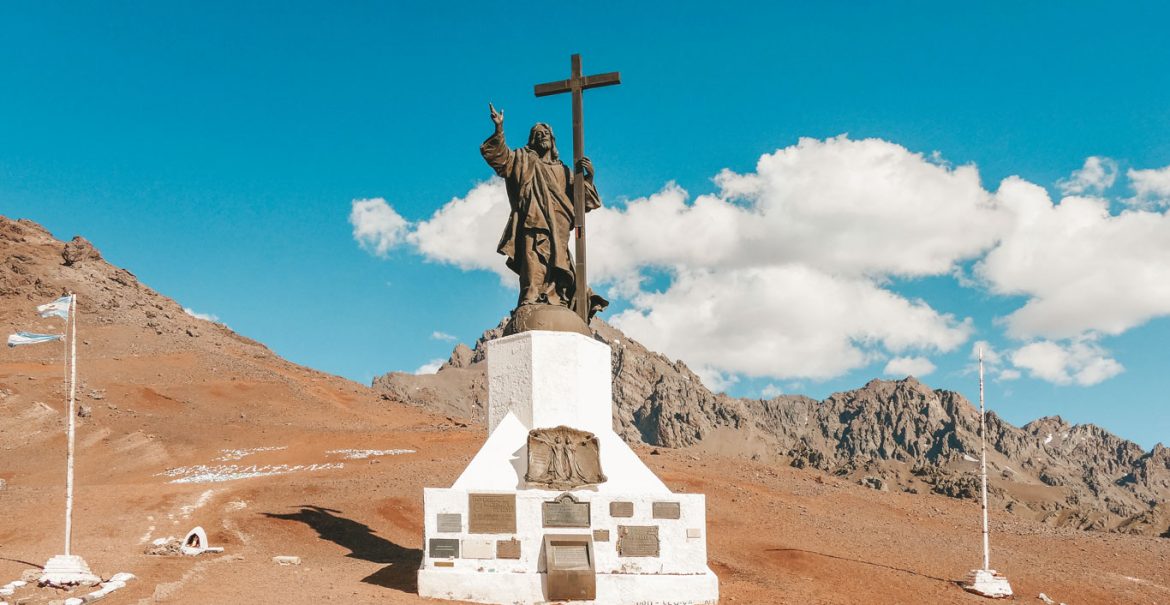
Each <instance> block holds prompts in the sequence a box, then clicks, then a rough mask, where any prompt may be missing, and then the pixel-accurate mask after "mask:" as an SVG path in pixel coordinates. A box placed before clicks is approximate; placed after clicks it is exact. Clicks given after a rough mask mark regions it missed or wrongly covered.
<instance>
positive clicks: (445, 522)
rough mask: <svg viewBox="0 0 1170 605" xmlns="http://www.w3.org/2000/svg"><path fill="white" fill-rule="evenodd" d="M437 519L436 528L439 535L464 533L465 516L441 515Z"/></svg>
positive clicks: (454, 514) (455, 514)
mask: <svg viewBox="0 0 1170 605" xmlns="http://www.w3.org/2000/svg"><path fill="white" fill-rule="evenodd" d="M435 517H436V519H435V528H436V529H437V530H438V531H439V533H441V534H457V533H459V532H461V531H463V515H461V514H459V513H439V514H438V515H435Z"/></svg>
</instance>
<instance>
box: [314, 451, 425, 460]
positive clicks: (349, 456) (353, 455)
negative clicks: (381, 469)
mask: <svg viewBox="0 0 1170 605" xmlns="http://www.w3.org/2000/svg"><path fill="white" fill-rule="evenodd" d="M325 453H326V454H334V455H337V456H341V457H343V458H345V459H346V460H365V459H366V458H369V457H370V456H398V455H401V454H413V453H415V451H414V450H329V451H328V452H325Z"/></svg>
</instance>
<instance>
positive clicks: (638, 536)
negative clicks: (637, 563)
mask: <svg viewBox="0 0 1170 605" xmlns="http://www.w3.org/2000/svg"><path fill="white" fill-rule="evenodd" d="M617 547H618V556H619V557H657V556H658V526H657V525H619V526H618V543H617Z"/></svg>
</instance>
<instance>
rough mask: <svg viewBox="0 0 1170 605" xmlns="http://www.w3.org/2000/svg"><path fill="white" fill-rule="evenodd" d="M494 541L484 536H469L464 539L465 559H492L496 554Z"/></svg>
mask: <svg viewBox="0 0 1170 605" xmlns="http://www.w3.org/2000/svg"><path fill="white" fill-rule="evenodd" d="M493 542H494V541H493V540H491V539H487V540H485V539H483V538H469V539H466V540H464V541H463V558H464V559H492V558H495V556H496V549H495V544H494V543H493Z"/></svg>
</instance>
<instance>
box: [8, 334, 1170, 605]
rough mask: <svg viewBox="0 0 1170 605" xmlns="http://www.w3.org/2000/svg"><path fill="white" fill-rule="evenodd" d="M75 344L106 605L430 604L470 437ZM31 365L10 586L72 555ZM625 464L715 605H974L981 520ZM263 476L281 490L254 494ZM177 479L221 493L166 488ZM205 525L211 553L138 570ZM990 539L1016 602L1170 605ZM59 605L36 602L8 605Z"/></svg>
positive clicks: (223, 354) (276, 387) (974, 514)
mask: <svg viewBox="0 0 1170 605" xmlns="http://www.w3.org/2000/svg"><path fill="white" fill-rule="evenodd" d="M86 338H87V340H91V341H92V342H94V343H101V344H94V345H85V346H83V347H82V349H83V355H84V358H83V359H84V360H85V362H84V367H83V372H82V378H83V385H82V388H81V389H80V393H81V399H80V404H81V405H84V406H85V407H86V408H88V410H89V416H88V417H87V418H82V419H80V420H79V422H80V424H79V427H78V444H79V452H78V470H77V481H78V485H77V502H78V504H77V509H76V512H75V517H74V527H75V533H74V544H73V547H74V550H75V552H77V553H79V554H81V555H83V556H84V557H85V558H86V560H87V561H88V563H89V564H90V566H91V567H92V568H93V570H94V571H95V572H96V573H98V574H100V575H102V576H103V577H106V578H108V577H109V576H111V575H113V574H114V573H117V572H130V573H133V574H135V575H136V576H137V579H136V580H134V581H132V582H130V584H129V585H128V586H127V588H125V589H123V590H121V591H118V592H116V593H114V594H113V595H112V596H110V597H108V598H107V599H105V600H104V601H103V602H104V603H110V604H111V605H113V604H117V603H128V604H141V605H145V604H149V603H210V604H234V603H247V604H249V605H266V604H277V603H279V604H282V605H285V604H298V603H320V602H323V601H338V602H343V603H375V602H376V603H388V604H396V603H404V604H405V603H422V602H427V601H424V599H421V598H420V597H418V595H417V591H416V582H415V573H416V570H417V568H418V565H419V562H420V558H421V556H422V551H421V548H422V489H423V487H424V486H449V485H450V484H451V483H452V482H453V481H454V480H455V478H456V477H457V476H458V474H459V473H460V472H461V471H462V469H463V468H464V466H465V465H466V464H467V462H468V461H469V460H470V459H471V457H472V456H473V454H474V453H475V452H476V450H477V448H478V447H479V445H480V444H481V443H482V442H483V440H484V438H485V437H486V435H485V434H484V429H483V428H482V427H478V426H467V425H466V424H465V423H464V422H463V421H461V420H459V419H453V418H445V417H443V416H435V415H431V414H428V413H424V412H422V411H420V410H417V409H414V408H410V407H407V406H405V405H403V404H400V403H396V402H393V401H385V400H382V399H379V398H378V397H377V396H376V395H375V394H374V393H373V392H372V391H370V390H369V389H368V388H366V387H364V386H362V385H359V384H356V383H352V382H349V381H346V380H343V379H340V378H337V377H333V376H329V375H326V374H322V373H319V372H315V371H312V370H308V369H305V368H301V367H299V366H295V365H293V364H290V363H288V362H285V361H283V360H281V359H279V358H277V357H275V356H274V355H272V354H271V353H269V352H267V349H264V348H263V347H261V346H259V345H256V344H255V343H251V344H249V343H242V344H241V343H234V342H231V341H229V340H222V341H221V340H216V341H215V342H211V340H214V339H212V338H210V337H208V338H205V339H204V340H206V341H207V342H201V343H200V344H199V346H190V345H188V344H186V343H185V342H184V341H181V340H167V337H163V336H155V335H154V333H153V332H150V333H145V332H143V333H139V332H135V331H134V330H132V329H130V328H127V327H125V326H113V325H111V326H104V327H96V328H92V329H90V330H89V331H88V332H87V333H86ZM50 346H52V345H38V346H37V347H50ZM37 347H23V348H20V349H16V350H14V351H11V352H8V353H7V354H6V356H5V357H3V358H0V479H3V480H4V481H5V482H6V487H5V488H4V489H3V490H0V584H4V583H7V582H9V581H11V580H15V579H18V578H20V576H21V574H22V573H24V572H25V571H26V570H30V569H34V568H37V567H38V566H40V565H43V564H44V562H45V561H46V560H47V559H48V558H49V557H51V556H52V555H54V554H59V553H60V552H61V551H62V541H63V525H64V523H63V510H64V489H63V481H64V466H65V465H64V451H65V446H64V442H65V440H64V414H63V406H64V403H63V399H64V397H63V395H64V389H63V386H62V366H61V363H60V362H61V359H60V355H59V354H57V356H56V357H54V354H53V352H52V351H47V350H46V349H38V348H37ZM257 448H266V449H261V450H257ZM635 449H636V451H637V452H638V454H639V455H640V456H641V457H642V459H643V460H644V461H646V463H647V464H649V465H650V467H651V468H652V469H653V470H654V471H655V472H656V473H658V474H659V476H661V477H662V478H663V480H664V481H665V482H666V483H667V485H668V486H670V488H671V489H673V490H675V491H678V492H701V493H705V494H706V495H707V506H708V518H709V528H708V541H709V542H708V549H709V557H710V565H711V567H712V569H713V570H714V571H715V572H716V573H717V574H718V576H719V579H720V591H721V595H722V599H721V600H722V602H724V603H793V604H816V603H825V604H829V603H834V604H835V603H840V604H847V603H848V604H856V603H875V604H880V603H891V604H892V603H976V602H982V599H980V598H979V597H976V596H973V595H969V594H967V593H965V592H963V591H962V590H961V589H960V588H959V586H958V584H957V582H956V581H957V580H959V579H961V578H962V577H963V576H964V575H965V574H966V572H967V571H968V570H969V569H970V568H972V567H976V566H978V564H979V562H980V554H979V539H980V538H979V510H978V508H977V507H976V506H975V505H974V504H973V503H971V502H965V501H959V500H954V499H950V498H946V497H943V496H936V495H926V494H907V493H893V492H880V491H876V490H873V489H868V488H865V487H862V486H859V485H855V484H853V483H851V482H847V481H846V480H844V479H838V478H836V477H832V476H828V475H825V474H824V473H821V472H820V471H815V470H798V469H794V468H790V467H775V466H769V465H766V464H762V463H757V462H752V461H751V460H749V459H746V458H743V457H738V456H734V455H720V454H712V453H701V452H699V451H697V450H660V451H658V452H655V451H652V450H651V449H650V448H647V447H637V448H635ZM233 450H234V451H233ZM338 450H381V452H379V453H376V454H374V455H371V456H369V457H367V458H357V459H353V458H347V457H346V455H345V454H344V453H336V452H337V451H338ZM401 450H410V451H409V452H402V451H401ZM200 465H202V466H204V467H207V468H199V466H200ZM231 465H235V468H234V469H233V468H231ZM314 465H315V466H314ZM233 472H234V473H237V476H236V477H235V478H233V477H232V476H231V475H230V473H233ZM264 472H278V473H281V474H269V475H260V476H247V475H248V474H255V473H264ZM183 478H187V479H192V478H195V479H199V478H202V479H226V480H219V481H212V482H188V483H175V482H173V481H175V480H177V479H183ZM196 525H200V526H203V527H204V528H205V529H206V530H207V532H208V534H209V536H210V541H211V544H212V545H215V546H222V547H224V549H225V550H224V552H223V553H222V554H207V555H203V556H200V557H178V558H169V557H158V556H150V555H146V554H144V552H143V551H144V549H145V548H146V547H147V546H148V545H149V543H150V542H151V541H152V540H154V539H157V538H165V537H168V536H174V537H179V538H181V537H182V536H183V535H184V534H185V533H186V532H187V531H188V530H190V529H191V528H192V527H194V526H196ZM993 531H994V534H993V543H992V548H993V551H992V555H993V558H992V562H993V565H994V566H995V567H996V568H998V569H1000V570H1002V571H1004V572H1005V573H1006V574H1007V575H1008V577H1009V578H1010V580H1011V582H1012V585H1013V587H1014V589H1015V590H1016V593H1017V595H1018V596H1017V597H1016V599H1015V600H1016V601H1020V602H1035V603H1040V602H1041V601H1040V600H1039V599H1038V595H1039V593H1041V592H1043V593H1046V594H1047V595H1049V596H1050V597H1051V598H1053V599H1055V600H1056V601H1058V602H1065V603H1068V604H1070V605H1074V604H1075V605H1083V604H1092V603H1101V604H1106V603H1108V604H1113V603H1142V604H1154V603H1170V540H1167V539H1162V538H1148V537H1137V536H1126V535H1117V534H1103V533H1083V532H1076V531H1059V530H1053V529H1051V528H1049V527H1047V526H1044V525H1041V524H1039V523H1034V522H1031V521H1023V520H1019V519H1016V518H1012V517H1010V516H1008V515H1004V514H999V515H995V516H993ZM276 555H294V556H299V557H301V559H302V564H301V565H300V566H279V565H277V564H275V563H274V562H273V561H272V557H273V556H276ZM77 592H83V591H75V594H76V593H77ZM67 596H70V594H69V593H66V592H63V591H56V590H52V589H47V588H45V589H42V588H36V587H34V586H28V587H24V588H21V589H19V590H18V591H17V593H16V594H15V595H14V596H12V597H8V598H7V600H8V602H9V603H11V604H16V603H24V604H26V605H42V604H47V603H50V602H52V601H55V600H56V601H60V600H62V599H64V598H66V597H67ZM432 602H433V601H432Z"/></svg>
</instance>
